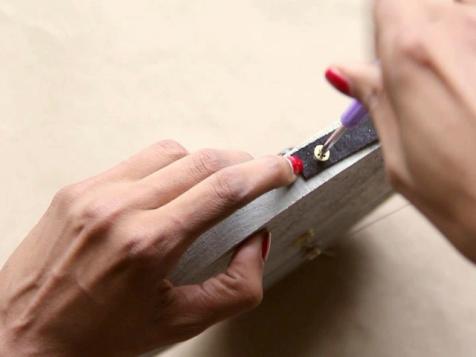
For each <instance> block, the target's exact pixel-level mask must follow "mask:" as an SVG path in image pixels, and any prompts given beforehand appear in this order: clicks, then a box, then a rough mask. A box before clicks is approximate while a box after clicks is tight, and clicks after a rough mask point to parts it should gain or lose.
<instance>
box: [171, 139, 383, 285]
mask: <svg viewBox="0 0 476 357" xmlns="http://www.w3.org/2000/svg"><path fill="white" fill-rule="evenodd" d="M390 192H391V189H390V187H389V185H388V183H387V182H386V180H385V176H384V170H383V161H382V156H381V151H380V149H379V147H378V145H374V146H373V147H371V148H368V149H365V150H363V151H362V152H359V153H357V154H355V155H353V156H351V157H350V158H348V159H346V160H344V161H342V162H340V163H338V164H336V165H334V166H332V167H331V168H329V169H328V170H326V171H324V172H322V173H321V174H319V175H317V176H315V177H314V178H312V179H310V180H308V181H305V180H303V179H299V180H298V181H297V182H295V183H294V184H293V185H292V186H290V187H287V188H281V189H278V190H274V191H271V192H269V193H268V194H265V195H263V196H262V197H260V198H258V199H257V200H255V201H254V202H252V203H251V204H249V205H247V206H246V207H244V208H242V209H241V210H239V211H238V212H236V213H235V214H233V215H232V216H230V217H229V218H227V219H226V220H224V221H223V222H221V223H220V224H218V225H217V226H215V227H214V228H212V229H211V230H210V231H208V232H207V233H205V234H204V235H203V236H202V237H200V238H199V239H198V240H197V241H196V242H195V243H194V244H193V245H192V246H191V247H190V249H189V250H188V251H187V252H186V254H185V255H184V256H183V257H182V259H181V261H180V263H179V266H178V267H177V269H176V270H175V272H174V274H173V275H172V281H174V282H175V283H177V284H190V283H199V282H201V281H204V280H205V279H207V278H209V277H210V276H212V275H213V274H216V273H218V272H221V271H224V269H225V268H226V265H227V263H228V261H229V258H230V255H231V253H232V251H231V249H232V248H233V247H235V246H237V245H238V244H239V243H241V242H242V241H244V240H245V239H246V238H247V237H248V236H250V235H251V234H252V233H253V232H256V231H257V230H259V229H261V228H263V227H266V228H267V229H268V230H269V231H270V232H271V233H272V236H273V237H274V239H273V250H272V254H270V256H269V257H268V261H267V264H266V270H265V284H266V286H270V285H271V284H273V283H274V282H276V281H277V280H279V279H280V278H282V277H283V276H284V275H285V274H286V273H289V272H290V271H292V270H293V269H296V268H297V267H298V266H299V264H300V263H302V262H304V261H306V260H307V259H309V258H311V256H312V255H313V252H312V251H313V250H314V251H315V254H314V255H319V252H324V251H325V250H326V249H327V248H329V246H331V245H332V243H333V242H332V241H333V239H335V238H338V237H340V236H342V234H343V233H345V232H346V230H348V229H349V228H350V227H351V226H352V225H353V224H355V223H356V222H357V221H358V220H359V219H361V218H362V217H364V216H365V215H366V214H368V213H369V212H370V211H371V210H373V209H374V208H376V207H377V206H378V205H379V204H380V203H382V201H383V200H384V199H385V198H387V197H388V196H389V195H390ZM306 235H307V236H306ZM226 253H228V254H226Z"/></svg>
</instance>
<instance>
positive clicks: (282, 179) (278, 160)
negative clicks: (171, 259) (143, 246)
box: [145, 156, 295, 250]
mask: <svg viewBox="0 0 476 357" xmlns="http://www.w3.org/2000/svg"><path fill="white" fill-rule="evenodd" d="M294 180H295V176H294V173H293V170H292V168H291V166H290V164H289V161H288V159H286V158H284V157H281V156H267V157H263V158H260V159H256V160H252V161H248V162H245V163H242V164H239V165H234V166H230V167H227V168H225V169H223V170H220V171H218V172H217V173H215V174H213V175H211V176H210V177H208V178H207V179H205V180H204V181H202V182H200V183H199V184H198V185H196V186H194V187H193V188H191V189H190V190H188V191H187V192H186V193H184V194H183V195H181V196H179V197H178V198H177V199H175V200H173V201H171V202H170V203H168V204H166V205H164V206H162V207H161V208H159V209H156V210H151V211H148V213H147V212H146V213H145V214H148V216H147V217H146V218H145V219H146V220H150V223H151V225H152V226H153V223H154V222H165V223H164V225H162V226H161V227H157V230H158V232H157V235H158V236H161V235H163V234H164V231H165V232H166V233H167V236H169V237H176V238H175V239H177V240H176V241H175V242H170V243H171V244H172V245H174V246H175V245H176V246H177V247H178V248H180V249H179V250H182V249H185V248H186V247H187V246H188V245H189V244H190V243H191V242H192V241H193V240H194V239H196V238H197V237H198V236H199V235H200V234H202V233H203V232H205V231H206V230H208V229H209V228H211V227H212V226H213V225H214V224H216V223H218V222H219V221H221V220H222V219H224V218H226V217H227V216H228V215H229V214H231V213H232V212H233V211H235V210H237V209H238V208H240V207H242V206H244V205H245V204H247V203H249V202H250V201H252V200H254V199H255V198H257V197H259V196H261V195H262V194H264V193H266V192H268V191H270V190H272V189H274V188H277V187H280V186H285V185H288V184H290V183H292V182H293V181H294ZM155 225H156V224H155ZM172 239H173V238H172Z"/></svg>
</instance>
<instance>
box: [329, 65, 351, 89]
mask: <svg viewBox="0 0 476 357" xmlns="http://www.w3.org/2000/svg"><path fill="white" fill-rule="evenodd" d="M326 79H327V80H328V81H329V83H330V84H331V85H332V86H333V87H334V88H335V89H337V90H338V91H339V92H341V93H343V94H345V95H350V85H349V81H348V80H347V79H346V78H345V77H344V76H343V75H342V74H340V73H339V72H337V71H336V70H335V69H333V68H329V69H328V70H327V71H326Z"/></svg>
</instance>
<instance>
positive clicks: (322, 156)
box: [314, 145, 331, 162]
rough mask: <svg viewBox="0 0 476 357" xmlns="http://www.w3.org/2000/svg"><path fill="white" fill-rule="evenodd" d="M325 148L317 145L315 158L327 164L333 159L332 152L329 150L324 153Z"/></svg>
mask: <svg viewBox="0 0 476 357" xmlns="http://www.w3.org/2000/svg"><path fill="white" fill-rule="evenodd" d="M323 148H324V145H317V146H316V148H315V149H314V158H315V159H316V160H317V161H321V162H326V161H328V160H329V159H330V157H331V153H330V151H329V150H327V151H326V152H323V151H322V149H323Z"/></svg>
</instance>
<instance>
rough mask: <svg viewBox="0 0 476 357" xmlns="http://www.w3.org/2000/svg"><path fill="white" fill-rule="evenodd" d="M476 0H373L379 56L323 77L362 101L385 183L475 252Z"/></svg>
mask: <svg viewBox="0 0 476 357" xmlns="http://www.w3.org/2000/svg"><path fill="white" fill-rule="evenodd" d="M475 4H476V1H474V0H472V1H469V0H468V1H460V2H452V1H450V0H418V1H400V0H376V1H375V24H376V50H377V56H378V58H379V60H380V65H360V66H335V67H333V68H331V69H330V70H329V71H328V78H329V79H330V80H331V81H332V82H334V83H335V86H336V87H338V88H339V89H340V90H341V91H344V92H346V91H347V90H348V92H349V93H350V94H351V95H352V96H355V97H357V98H358V99H359V100H361V101H362V102H363V103H364V104H366V106H367V107H368V109H369V110H370V112H371V115H372V117H373V119H374V122H375V126H376V128H377V130H378V132H379V135H380V139H381V142H382V150H383V155H384V158H385V163H386V169H387V172H388V177H389V179H390V182H391V183H392V184H393V186H394V187H395V188H396V190H397V191H399V192H401V193H402V194H403V195H404V196H406V197H407V198H408V199H409V200H410V201H411V202H412V203H413V204H415V206H416V207H418V208H419V209H420V210H421V211H422V212H423V213H424V214H425V215H426V216H427V217H428V218H429V219H430V220H431V221H432V222H433V223H434V224H435V225H436V226H437V227H438V228H439V229H440V230H441V231H442V232H443V233H444V234H445V235H446V236H447V237H448V238H449V240H450V241H451V242H452V243H453V244H454V245H455V246H456V247H457V248H458V249H459V250H460V251H461V252H462V253H463V254H465V255H466V256H467V257H468V258H470V259H471V260H473V261H476V219H475V218H476V165H475V155H476V67H475V65H474V61H475V59H476V35H475V33H476V5H475Z"/></svg>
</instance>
